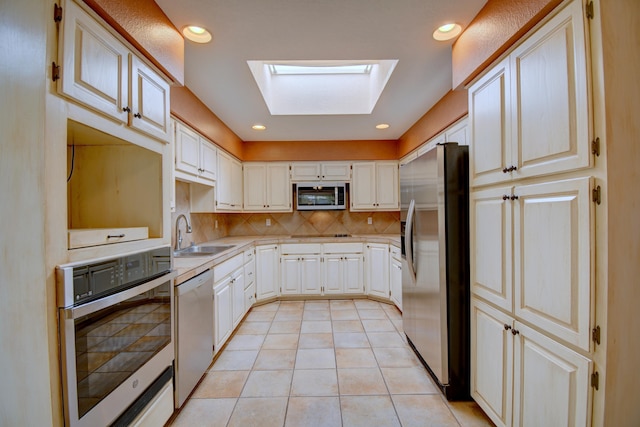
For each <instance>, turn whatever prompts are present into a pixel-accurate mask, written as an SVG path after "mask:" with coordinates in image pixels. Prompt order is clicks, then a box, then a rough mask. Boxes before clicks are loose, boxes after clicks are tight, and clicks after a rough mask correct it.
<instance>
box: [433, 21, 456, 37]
mask: <svg viewBox="0 0 640 427" xmlns="http://www.w3.org/2000/svg"><path fill="white" fill-rule="evenodd" d="M461 32H462V27H461V26H460V25H458V24H454V23H450V24H444V25H441V26H440V27H438V29H437V30H435V31H434V32H433V38H434V39H436V40H438V41H445V40H451V39H453V38H455V37H457V36H458V35H459V34H460V33H461Z"/></svg>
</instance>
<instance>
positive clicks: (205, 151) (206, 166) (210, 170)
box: [200, 138, 218, 181]
mask: <svg viewBox="0 0 640 427" xmlns="http://www.w3.org/2000/svg"><path fill="white" fill-rule="evenodd" d="M200 167H201V169H202V170H201V171H200V174H201V176H202V177H203V178H206V179H210V180H212V181H215V180H216V178H217V173H216V172H217V170H218V156H217V150H216V147H214V146H213V145H212V144H209V142H207V141H206V140H204V139H202V138H201V139H200Z"/></svg>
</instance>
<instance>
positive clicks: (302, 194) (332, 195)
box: [296, 182, 347, 211]
mask: <svg viewBox="0 0 640 427" xmlns="http://www.w3.org/2000/svg"><path fill="white" fill-rule="evenodd" d="M296 200H297V209H298V210H299V211H311V210H338V209H346V203H347V197H346V185H345V184H344V183H341V182H301V183H298V184H296Z"/></svg>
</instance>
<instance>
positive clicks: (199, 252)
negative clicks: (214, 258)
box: [173, 245, 233, 258]
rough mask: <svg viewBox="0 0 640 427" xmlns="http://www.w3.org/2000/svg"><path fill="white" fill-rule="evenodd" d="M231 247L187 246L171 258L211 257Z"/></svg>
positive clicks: (175, 252)
mask: <svg viewBox="0 0 640 427" xmlns="http://www.w3.org/2000/svg"><path fill="white" fill-rule="evenodd" d="M232 247H233V245H206V246H201V245H194V246H188V247H186V248H184V249H180V250H179V251H174V252H173V256H174V257H177V258H180V257H189V256H192V257H196V256H211V255H215V254H219V253H220V252H224V251H226V250H227V249H229V248H232Z"/></svg>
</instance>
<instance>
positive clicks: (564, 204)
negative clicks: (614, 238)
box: [513, 178, 594, 351]
mask: <svg viewBox="0 0 640 427" xmlns="http://www.w3.org/2000/svg"><path fill="white" fill-rule="evenodd" d="M590 190H591V179H590V178H578V179H569V180H563V181H555V182H549V183H544V184H535V185H527V186H522V187H515V189H514V194H515V195H516V196H517V197H518V200H515V201H514V202H513V203H514V223H513V229H514V280H515V282H514V285H515V286H514V288H515V314H516V316H517V317H519V318H522V319H525V320H527V321H529V322H531V323H532V324H534V325H537V326H539V327H540V328H542V329H543V330H545V331H547V332H549V333H552V334H554V335H556V336H557V337H559V338H560V339H563V340H565V341H567V342H569V343H571V344H575V345H577V346H579V347H580V348H582V349H584V350H587V351H588V350H589V343H590V340H589V338H590V334H589V332H590V324H591V323H590V313H591V288H592V280H591V269H592V267H591V265H592V263H591V257H592V253H591V248H593V244H594V242H593V241H592V235H593V233H592V218H593V215H592V209H593V206H594V204H593V203H592V202H591V191H590Z"/></svg>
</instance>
